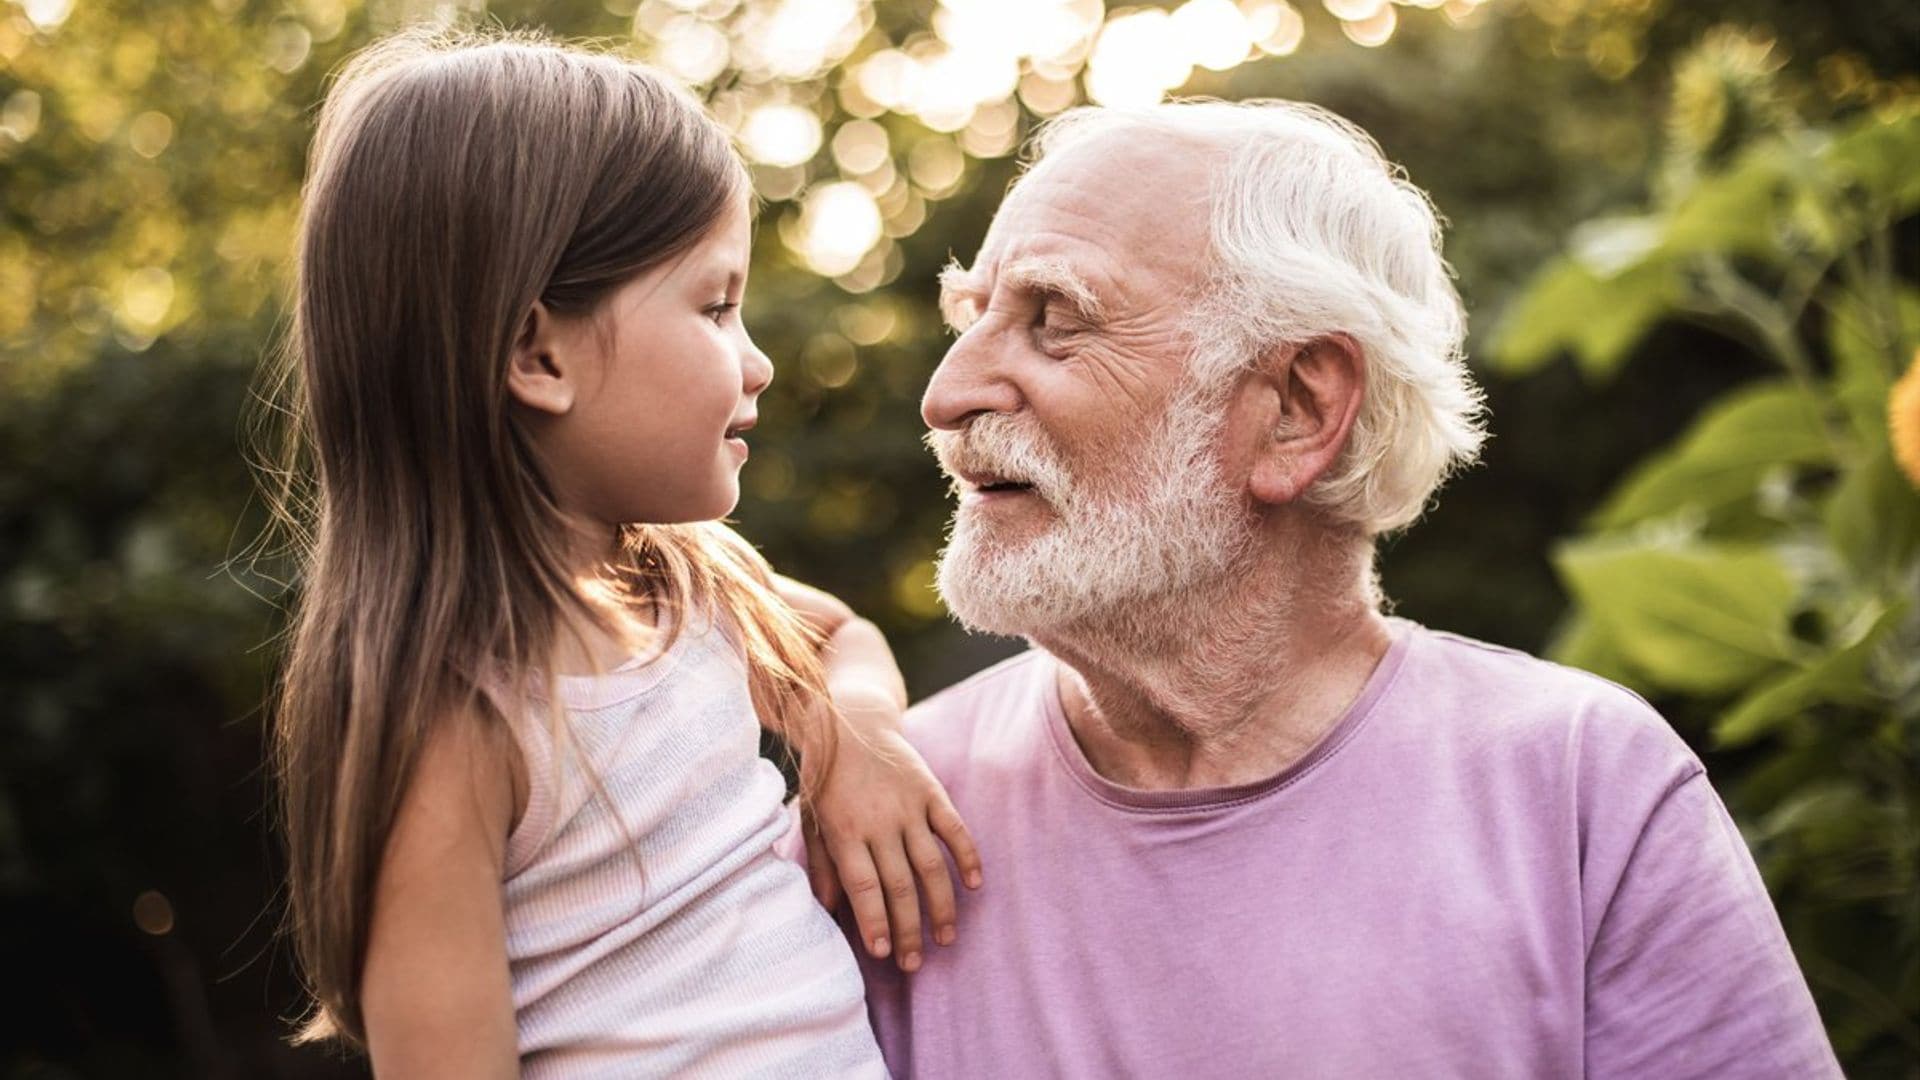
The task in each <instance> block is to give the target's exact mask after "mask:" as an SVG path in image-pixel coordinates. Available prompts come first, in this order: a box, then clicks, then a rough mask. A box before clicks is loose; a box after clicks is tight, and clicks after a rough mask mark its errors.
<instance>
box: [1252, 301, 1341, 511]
mask: <svg viewBox="0 0 1920 1080" xmlns="http://www.w3.org/2000/svg"><path fill="white" fill-rule="evenodd" d="M1257 377H1258V378H1260V379H1262V380H1264V386H1263V389H1264V390H1265V391H1266V395H1265V399H1266V401H1267V402H1268V409H1267V414H1266V416H1265V417H1263V419H1264V420H1265V421H1266V424H1267V431H1266V433H1265V438H1264V439H1263V440H1262V445H1261V447H1260V449H1259V451H1258V452H1257V454H1256V456H1255V458H1254V465H1253V475H1252V476H1251V478H1250V479H1249V487H1250V489H1251V492H1252V494H1253V497H1254V498H1256V499H1258V500H1259V501H1261V502H1263V503H1266V504H1268V505H1270V506H1277V505H1279V504H1282V503H1288V502H1292V501H1293V500H1294V499H1297V498H1299V497H1300V495H1301V493H1302V492H1304V491H1306V490H1307V489H1308V488H1309V487H1312V486H1313V483H1314V481H1316V480H1318V479H1320V477H1321V475H1322V474H1324V473H1325V472H1326V471H1327V470H1328V469H1330V468H1332V467H1333V463H1334V462H1335V461H1336V460H1338V459H1339V457H1340V452H1341V451H1342V450H1344V449H1346V446H1347V438H1348V436H1349V435H1351V434H1352V432H1353V421H1354V418H1355V417H1356V416H1358V415H1359V413H1360V403H1361V400H1362V399H1363V398H1364V397H1365V396H1366V380H1367V358H1366V354H1365V353H1364V352H1362V351H1361V349H1360V343H1359V342H1357V341H1354V340H1353V339H1352V338H1351V337H1348V336H1347V335H1345V334H1333V335H1330V336H1328V337H1323V338H1315V339H1314V340H1312V341H1309V342H1306V343H1305V344H1302V345H1297V346H1291V347H1288V348H1287V349H1285V350H1283V351H1279V352H1276V353H1275V354H1274V355H1273V356H1271V357H1269V358H1268V359H1267V360H1266V361H1264V362H1263V364H1262V367H1261V369H1260V372H1259V375H1258V376H1257Z"/></svg>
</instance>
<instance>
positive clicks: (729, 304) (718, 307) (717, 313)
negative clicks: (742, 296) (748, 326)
mask: <svg viewBox="0 0 1920 1080" xmlns="http://www.w3.org/2000/svg"><path fill="white" fill-rule="evenodd" d="M739 308H740V303H739V301H737V300H729V301H723V302H721V303H718V304H715V305H713V306H712V307H710V308H708V309H707V318H709V319H712V320H713V322H714V325H716V326H718V325H720V324H721V323H724V322H726V321H727V316H728V315H731V314H733V313H734V312H735V311H737V310H739Z"/></svg>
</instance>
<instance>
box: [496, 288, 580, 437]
mask: <svg viewBox="0 0 1920 1080" xmlns="http://www.w3.org/2000/svg"><path fill="white" fill-rule="evenodd" d="M565 349H566V342H565V341H564V340H563V335H562V334H561V333H560V328H559V326H558V325H557V324H556V321H555V319H554V317H553V312H551V311H548V310H547V306H546V305H545V304H542V303H540V302H539V301H538V300H536V301H534V303H533V307H532V308H531V309H530V310H528V312H527V317H526V320H525V321H524V322H522V323H521V324H520V332H519V333H518V334H516V335H514V339H513V352H512V354H511V355H510V356H509V357H508V358H507V392H508V393H510V394H512V395H513V399H514V400H515V401H517V402H519V403H520V404H522V405H525V406H526V407H527V408H529V409H533V410H535V411H537V412H543V413H548V414H550V415H553V416H565V415H566V414H567V413H568V412H569V411H571V410H572V409H573V395H574V389H575V388H574V381H575V380H574V378H573V377H572V376H573V375H574V372H573V371H572V370H571V369H572V366H573V365H572V364H571V362H570V359H571V358H563V355H562V354H563V353H564V352H565Z"/></svg>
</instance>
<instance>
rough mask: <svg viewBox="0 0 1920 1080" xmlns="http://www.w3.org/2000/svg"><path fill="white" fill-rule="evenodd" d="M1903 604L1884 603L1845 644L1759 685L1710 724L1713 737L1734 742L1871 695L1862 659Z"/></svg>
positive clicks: (1887, 630) (1866, 658)
mask: <svg viewBox="0 0 1920 1080" xmlns="http://www.w3.org/2000/svg"><path fill="white" fill-rule="evenodd" d="M1906 608H1907V605H1906V604H1904V603H1896V604H1894V605H1893V606H1892V607H1889V608H1886V609H1885V610H1883V611H1881V612H1880V614H1879V617H1878V618H1875V619H1873V620H1872V621H1871V622H1869V623H1868V624H1867V629H1866V631H1865V632H1864V633H1861V634H1860V635H1859V636H1857V637H1856V638H1854V640H1853V641H1852V642H1851V643H1849V644H1848V645H1846V646H1844V647H1842V648H1839V649H1836V650H1834V651H1833V652H1830V653H1828V654H1827V655H1825V656H1823V657H1821V658H1820V659H1818V660H1816V661H1814V662H1813V663H1811V664H1808V665H1807V666H1805V667H1803V668H1801V669H1800V670H1798V671H1790V672H1788V673H1786V674H1784V675H1780V676H1777V677H1775V678H1773V679H1770V680H1768V681H1767V682H1765V683H1763V684H1761V685H1760V686H1759V687H1758V688H1756V689H1755V690H1754V691H1753V692H1752V693H1750V694H1748V695H1747V696H1746V697H1744V698H1741V699H1740V701H1739V703H1738V704H1736V705H1735V706H1734V707H1733V708H1731V709H1729V710H1727V713H1726V714H1725V715H1724V716H1722V717H1721V718H1720V721H1719V723H1717V724H1715V725H1714V728H1713V737H1714V739H1715V740H1716V741H1717V742H1718V743H1719V744H1720V745H1721V746H1740V745H1743V744H1745V743H1749V742H1752V741H1753V740H1755V739H1758V738H1760V737H1761V736H1763V735H1766V734H1768V733H1769V732H1771V731H1773V730H1774V729H1775V728H1777V727H1779V726H1780V725H1781V724H1782V723H1784V722H1786V721H1788V720H1790V719H1792V718H1793V717H1795V716H1798V715H1800V714H1801V713H1803V712H1805V711H1807V710H1808V709H1810V708H1812V707H1814V706H1815V705H1822V704H1838V705H1860V704H1865V703H1867V702H1870V701H1872V700H1874V698H1875V697H1876V694H1875V693H1874V690H1873V687H1872V686H1871V685H1869V683H1868V678H1867V667H1868V664H1869V663H1870V662H1871V661H1872V659H1873V653H1874V650H1875V649H1877V648H1878V647H1879V646H1880V643H1881V641H1882V640H1883V639H1885V638H1886V636H1887V635H1888V634H1889V633H1890V632H1892V630H1893V629H1894V628H1895V627H1896V626H1898V625H1899V624H1900V619H1901V617H1902V616H1903V615H1905V614H1906Z"/></svg>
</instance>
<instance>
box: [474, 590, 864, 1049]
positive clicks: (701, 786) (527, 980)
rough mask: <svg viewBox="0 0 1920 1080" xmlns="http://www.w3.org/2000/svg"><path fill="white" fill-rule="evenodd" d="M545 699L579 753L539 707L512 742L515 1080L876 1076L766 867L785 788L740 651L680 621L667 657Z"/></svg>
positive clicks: (846, 957) (820, 932) (830, 951)
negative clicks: (520, 765) (524, 785)
mask: <svg viewBox="0 0 1920 1080" xmlns="http://www.w3.org/2000/svg"><path fill="white" fill-rule="evenodd" d="M556 691H557V693H558V694H559V696H560V700H561V702H562V703H563V704H564V706H565V708H566V711H567V723H568V725H569V727H570V731H571V734H570V736H569V738H570V739H571V741H572V744H573V747H574V748H575V749H577V751H578V752H577V754H576V753H574V752H572V751H566V750H557V749H556V746H555V743H554V740H553V738H552V736H551V734H550V733H549V731H548V728H547V723H548V721H547V713H546V708H545V703H544V702H537V703H536V707H535V708H532V709H530V710H528V715H527V716H526V717H524V718H523V720H522V722H521V723H519V724H518V725H516V731H515V735H516V739H517V741H518V742H519V745H520V747H521V750H522V753H523V754H524V755H525V757H526V764H527V775H528V780H529V783H530V790H529V792H528V799H527V806H526V810H525V812H524V814H523V815H522V818H521V821H520V823H519V824H518V825H517V826H515V828H514V830H513V833H512V835H511V836H510V837H509V839H508V842H507V861H506V882H505V900H506V923H507V958H508V962H509V965H510V968H511V972H512V978H513V1004H514V1013H515V1019H516V1021H517V1023H518V1025H519V1038H520V1063H521V1070H522V1074H523V1075H525V1076H526V1077H528V1078H530V1080H540V1078H545V1077H564V1078H568V1080H572V1078H580V1077H651V1076H724V1077H752V1076H766V1077H828V1076H832V1077H841V1076H852V1077H884V1076H885V1075H886V1070H885V1067H884V1066H883V1065H882V1063H881V1060H880V1053H879V1050H878V1048H877V1046H876V1045H875V1043H874V1038H873V1032H872V1029H871V1028H870V1027H869V1025H868V1021H867V1013H866V1006H865V996H864V992H863V990H862V986H861V982H860V975H859V971H858V969H857V968H856V966H855V964H854V958H853V954H852V952H851V951H850V949H849V948H848V945H847V942H846V939H845V938H844V937H843V936H842V935H841V933H840V931H839V929H838V928H837V927H836V926H835V924H834V922H833V920H832V918H831V917H829V916H828V915H827V913H826V912H825V911H823V910H822V909H821V908H820V906H819V905H818V904H817V903H816V902H815V901H814V899H813V895H812V893H811V892H810V891H809V889H808V887H807V881H806V875H805V873H804V872H803V871H802V870H801V869H800V867H798V866H797V865H795V864H793V863H791V862H789V861H787V860H785V859H782V858H780V857H779V856H778V855H777V854H775V852H774V843H775V842H776V841H777V840H778V839H779V838H780V837H781V836H782V835H783V834H784V833H785V832H786V831H787V829H788V825H789V816H788V815H787V813H786V811H785V808H784V807H783V806H782V800H783V798H784V796H785V793H786V786H785V783H784V782H783V780H782V779H781V776H780V772H779V770H778V769H776V768H774V766H773V764H772V763H771V762H768V761H767V760H765V759H764V758H762V757H761V756H760V754H759V737H760V725H759V722H758V720H757V718H756V715H755V713H754V709H753V705H752V701H751V698H750V696H749V694H748V690H747V680H746V667H745V664H744V661H743V659H742V657H741V655H740V653H739V651H738V647H737V646H736V645H735V644H734V643H733V641H732V639H731V638H730V637H729V636H728V635H727V634H726V633H725V632H723V631H721V630H717V629H714V628H713V627H711V626H706V627H697V626H692V625H690V626H689V627H688V628H687V630H686V632H684V633H682V634H681V635H680V636H679V638H678V640H677V641H676V642H675V643H674V645H673V647H672V648H671V649H669V650H667V651H666V652H665V653H664V654H661V655H659V656H657V657H653V658H636V659H635V660H633V661H630V662H628V663H627V664H625V665H622V666H621V667H619V668H616V669H614V670H613V671H611V672H609V673H607V674H605V675H601V676H591V677H586V676H561V677H559V678H558V679H557V680H556ZM582 760H584V761H585V763H586V766H587V769H588V770H590V773H589V772H586V771H583V770H582V769H581V767H580V762H581V761H582ZM596 778H597V780H598V783H599V788H600V790H599V791H596V790H595V787H594V780H595V779H596ZM602 792H604V796H603V795H602ZM615 813H617V814H618V818H617V819H616V818H615V817H614V816H613V815H614V814H615ZM630 842H631V844H632V845H633V848H632V850H630V849H629V847H628V844H629V843H630ZM635 855H637V858H636V857H635Z"/></svg>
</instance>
